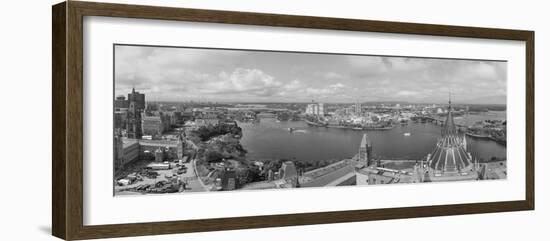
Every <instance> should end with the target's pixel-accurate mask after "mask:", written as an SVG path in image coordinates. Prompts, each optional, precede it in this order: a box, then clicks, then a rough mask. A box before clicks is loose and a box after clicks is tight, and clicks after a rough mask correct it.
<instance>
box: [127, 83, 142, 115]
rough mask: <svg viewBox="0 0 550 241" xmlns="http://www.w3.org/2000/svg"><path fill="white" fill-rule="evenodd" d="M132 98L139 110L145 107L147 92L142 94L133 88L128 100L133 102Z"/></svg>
mask: <svg viewBox="0 0 550 241" xmlns="http://www.w3.org/2000/svg"><path fill="white" fill-rule="evenodd" d="M132 100H133V101H134V102H135V105H136V108H137V109H138V110H144V109H145V94H141V93H139V92H137V91H136V90H135V89H134V88H132V93H129V94H128V102H131V101H132Z"/></svg>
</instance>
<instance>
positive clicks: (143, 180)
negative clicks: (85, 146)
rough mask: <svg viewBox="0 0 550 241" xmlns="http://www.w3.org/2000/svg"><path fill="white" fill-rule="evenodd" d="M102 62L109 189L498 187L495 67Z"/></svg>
mask: <svg viewBox="0 0 550 241" xmlns="http://www.w3.org/2000/svg"><path fill="white" fill-rule="evenodd" d="M113 54H114V92H115V93H114V105H113V106H114V108H113V110H114V154H113V157H114V158H113V161H114V169H115V170H114V180H113V181H114V193H115V195H136V194H161V193H192V192H209V191H232V190H261V189H279V188H308V187H336V186H354V185H381V184H402V183H428V182H450V181H482V180H498V179H506V173H507V165H506V161H507V160H506V82H507V76H506V73H507V72H506V68H507V62H506V61H503V60H475V59H444V58H428V57H410V56H407V57H402V56H377V55H350V54H338V53H306V52H275V51H260V50H234V49H209V48H190V47H173V46H170V47H166V46H142V45H121V44H117V45H115V46H114V53H113Z"/></svg>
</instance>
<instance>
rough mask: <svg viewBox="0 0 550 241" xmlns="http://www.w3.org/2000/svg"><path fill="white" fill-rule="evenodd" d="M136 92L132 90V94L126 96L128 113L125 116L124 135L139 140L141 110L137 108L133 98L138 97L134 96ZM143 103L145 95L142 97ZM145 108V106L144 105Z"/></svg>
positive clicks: (140, 134)
mask: <svg viewBox="0 0 550 241" xmlns="http://www.w3.org/2000/svg"><path fill="white" fill-rule="evenodd" d="M136 93H137V92H136V90H135V89H134V88H132V93H131V94H128V101H129V105H128V112H126V113H127V116H126V133H127V136H128V138H134V139H140V138H141V136H142V132H141V111H142V110H143V108H141V109H140V108H139V107H138V102H137V101H136V99H135V97H136V96H139V95H138V94H139V93H138V94H136ZM143 101H145V95H143ZM144 107H145V105H144Z"/></svg>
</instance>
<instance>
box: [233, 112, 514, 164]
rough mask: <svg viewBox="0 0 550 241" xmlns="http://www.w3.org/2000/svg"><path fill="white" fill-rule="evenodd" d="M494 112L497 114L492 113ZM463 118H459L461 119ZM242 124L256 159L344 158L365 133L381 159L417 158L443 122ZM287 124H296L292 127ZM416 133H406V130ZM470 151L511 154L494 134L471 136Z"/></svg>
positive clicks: (432, 143)
mask: <svg viewBox="0 0 550 241" xmlns="http://www.w3.org/2000/svg"><path fill="white" fill-rule="evenodd" d="M503 115H504V118H505V113H504V114H502V113H498V114H494V113H490V114H488V115H483V116H469V117H468V119H467V122H469V123H470V124H472V122H471V121H474V120H482V119H502V118H503V117H502V116H503ZM493 117H494V118H493ZM463 120H464V117H463V118H460V117H459V118H455V121H456V122H457V123H460V122H461V121H463ZM238 124H239V126H240V127H241V128H242V129H243V137H242V139H241V144H242V145H243V146H244V148H245V149H246V150H247V151H248V154H247V158H249V159H253V160H266V159H282V158H286V159H296V160H301V161H318V160H330V159H344V158H350V157H353V156H354V155H355V154H357V151H358V149H359V144H360V142H361V138H362V136H363V133H367V135H368V136H369V138H370V139H371V141H372V143H373V153H374V155H375V156H376V157H379V158H382V159H413V160H418V159H422V158H424V157H426V155H427V154H428V153H430V152H431V151H432V150H433V148H434V147H435V144H436V142H437V139H438V138H439V137H440V136H441V127H440V126H437V125H434V124H431V123H413V122H410V123H409V124H408V125H397V126H396V127H395V128H393V129H391V130H385V131H358V130H348V129H336V128H325V127H310V126H308V125H307V124H306V123H305V122H303V121H278V120H276V119H273V118H262V119H260V121H259V122H239V123H238ZM288 128H294V131H293V132H290V131H289V130H288ZM407 132H408V133H411V135H410V136H404V135H403V134H404V133H407ZM467 143H468V144H467V147H468V151H469V152H471V153H472V155H473V156H474V157H477V158H478V159H483V160H489V159H491V157H499V158H506V147H505V146H503V145H500V144H497V143H496V142H494V141H491V140H483V139H475V138H471V137H467Z"/></svg>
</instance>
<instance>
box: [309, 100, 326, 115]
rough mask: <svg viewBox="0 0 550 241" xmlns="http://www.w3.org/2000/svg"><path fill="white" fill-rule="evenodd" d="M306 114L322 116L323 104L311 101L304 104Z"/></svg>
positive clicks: (323, 112)
mask: <svg viewBox="0 0 550 241" xmlns="http://www.w3.org/2000/svg"><path fill="white" fill-rule="evenodd" d="M306 115H314V116H324V115H325V105H324V104H323V103H311V104H308V105H307V106H306Z"/></svg>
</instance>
